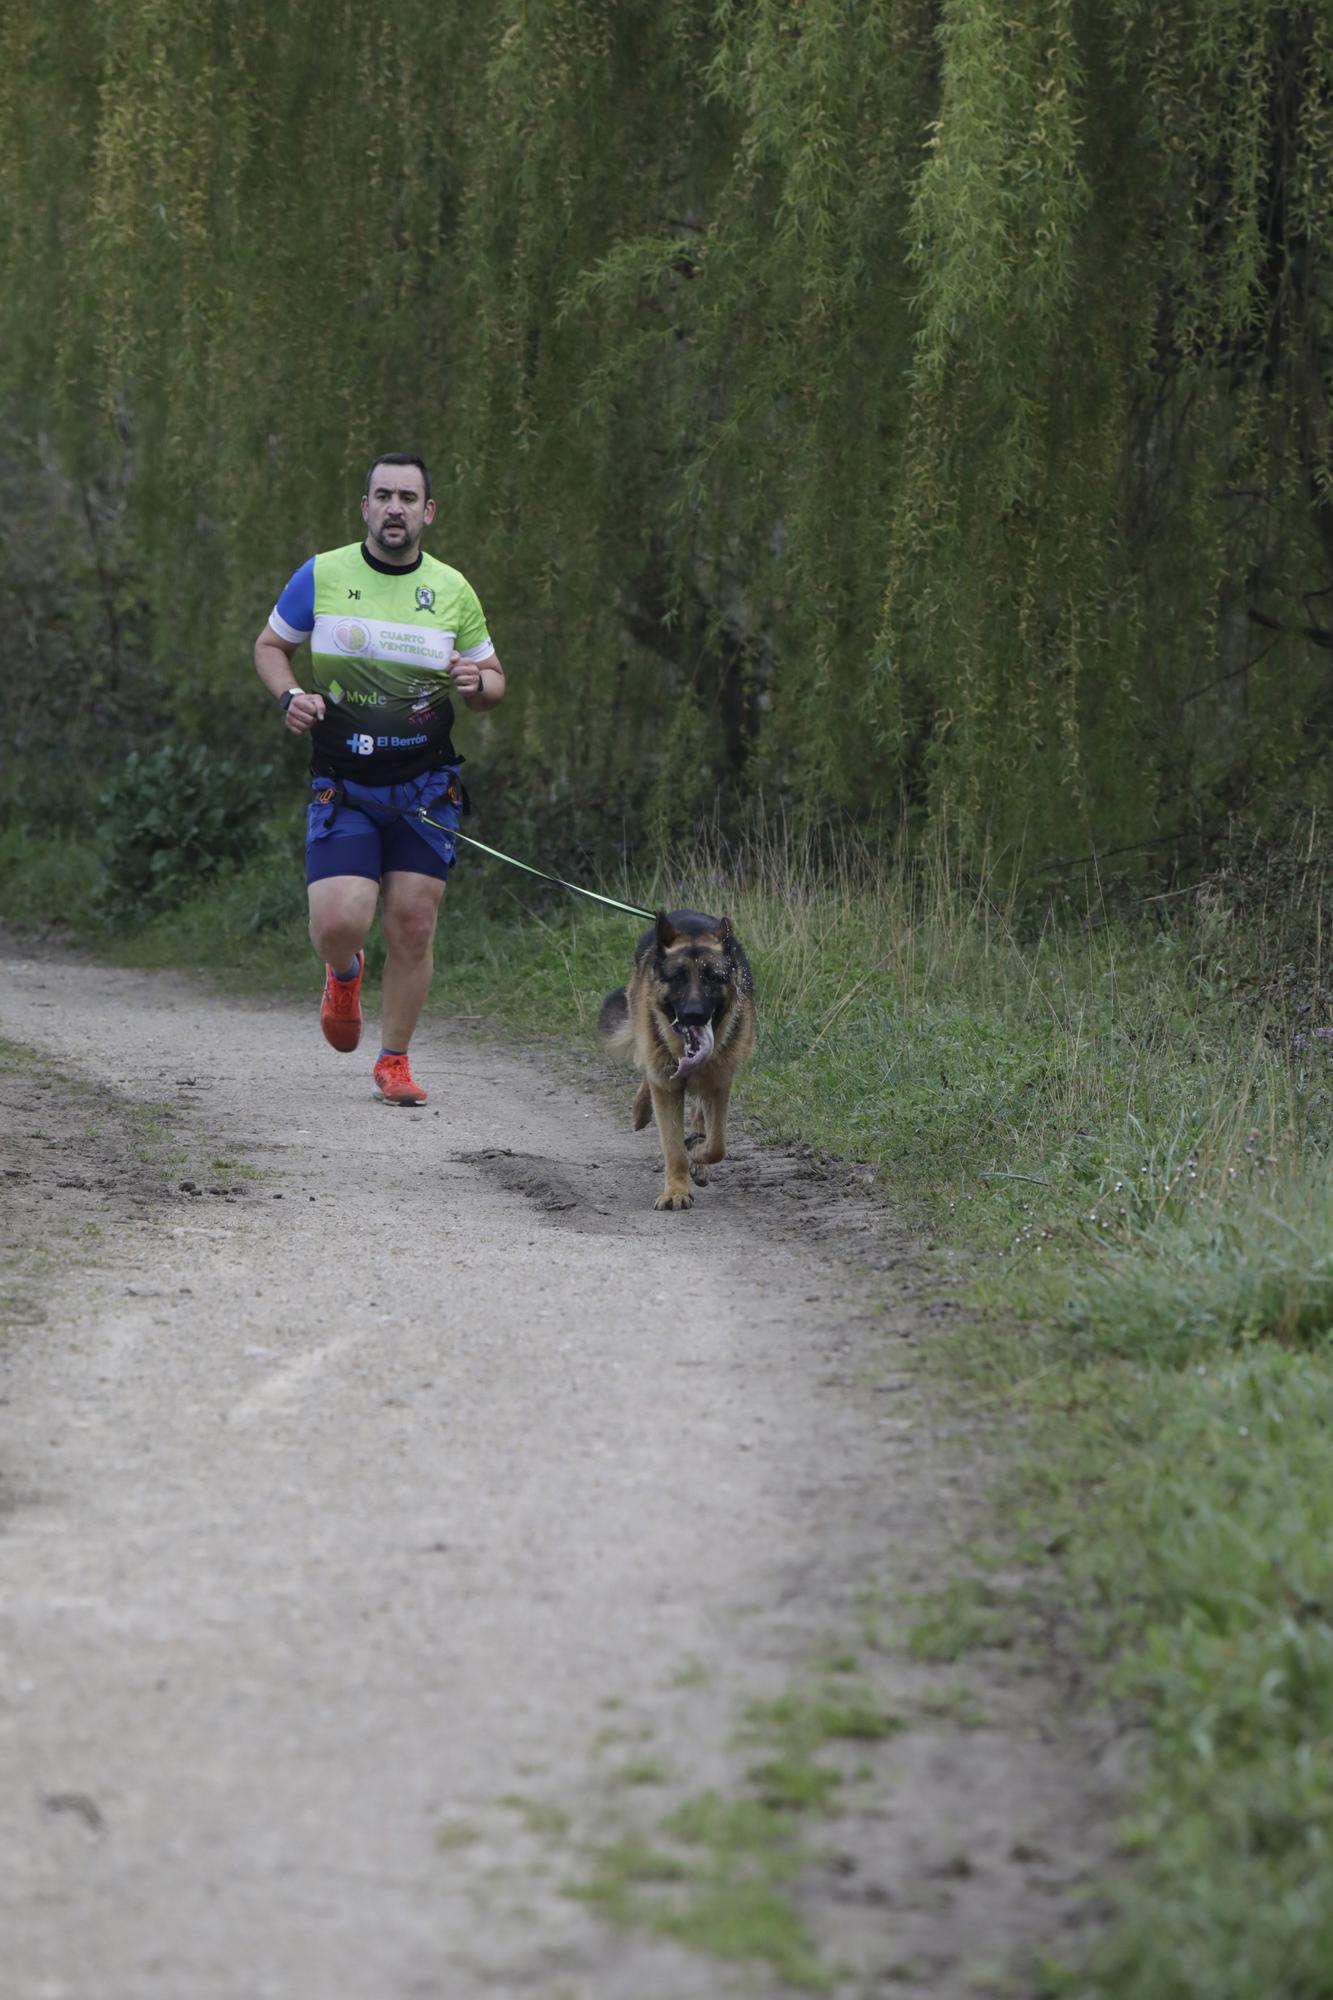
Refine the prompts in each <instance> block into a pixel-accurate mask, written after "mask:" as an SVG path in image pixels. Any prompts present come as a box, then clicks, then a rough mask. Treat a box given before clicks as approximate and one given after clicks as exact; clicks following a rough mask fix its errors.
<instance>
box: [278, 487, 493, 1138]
mask: <svg viewBox="0 0 1333 2000" xmlns="http://www.w3.org/2000/svg"><path fill="white" fill-rule="evenodd" d="M361 518H362V519H363V520H364V522H365V524H366V538H365V540H364V541H363V542H352V543H351V544H349V546H348V547H347V548H343V549H331V550H329V551H328V552H327V553H326V554H324V555H317V556H311V558H310V560H309V561H308V562H305V563H302V565H301V567H300V569H298V570H297V572H296V574H295V575H294V576H293V577H292V578H291V580H290V582H289V583H288V584H287V586H286V588H285V589H284V590H283V592H282V595H281V596H280V597H279V599H278V602H277V605H276V606H275V608H274V610H273V613H272V615H271V616H270V618H269V621H268V623H267V625H265V627H264V629H263V631H262V632H261V633H260V635H259V637H258V639H257V640H256V641H255V669H256V671H257V672H258V675H259V678H260V680H261V681H262V682H263V683H264V686H265V687H266V688H267V689H268V691H269V693H270V694H271V695H272V696H273V697H274V699H275V700H276V701H278V702H279V703H280V704H281V706H282V708H283V711H284V714H285V717H286V727H287V728H288V729H289V730H290V731H291V732H292V734H293V735H294V736H306V735H308V736H309V737H310V748H311V755H310V770H311V789H312V791H313V793H314V797H313V800H312V802H311V805H310V807H309V810H308V813H307V816H306V882H307V884H308V887H309V898H310V938H311V942H312V944H313V945H314V947H315V950H316V951H317V952H318V954H319V956H320V957H321V958H322V959H323V960H324V997H323V1000H322V1001H321V1003H320V1010H319V1020H320V1026H321V1027H322V1028H323V1030H324V1036H325V1039H326V1041H329V1042H331V1043H332V1044H333V1047H334V1048H335V1049H341V1050H342V1051H343V1052H344V1053H350V1051H351V1050H353V1049H354V1048H355V1047H356V1045H357V1043H358V1042H359V1041H360V1039H361V975H362V972H363V971H364V969H365V963H366V955H365V951H364V949H363V946H364V944H365V941H366V937H367V935H368V933H369V930H370V926H371V921H372V919H373V918H374V915H375V905H376V903H377V902H378V900H379V893H380V885H381V883H382V884H383V888H384V907H383V910H382V912H381V917H380V922H381V926H382V928H383V931H384V942H385V945H386V947H387V956H386V958H385V964H384V978H383V987H382V1000H383V1018H382V1022H381V1033H382V1036H383V1041H384V1046H383V1047H382V1048H381V1050H380V1052H379V1056H378V1058H377V1059H376V1062H375V1071H374V1076H375V1094H376V1095H377V1096H378V1097H380V1098H381V1099H382V1100H383V1101H384V1102H385V1103H386V1104H424V1103H425V1101H426V1093H425V1091H424V1090H422V1088H421V1087H420V1085H419V1084H418V1083H416V1082H415V1080H414V1079H413V1076H412V1071H411V1068H410V1066H409V1063H408V1059H407V1050H408V1044H409V1042H410V1041H411V1039H412V1033H413V1030H414V1029H415V1027H416V1025H417V1021H418V1019H419V1018H420V1015H421V1009H422V1007H423V1005H424V1004H425V999H426V994H427V993H428V992H429V990H430V981H431V973H432V970H433V959H432V946H433V942H434V938H435V921H436V917H437V915H438V912H439V907H440V898H441V897H442V896H443V894H444V885H445V882H446V880H447V878H448V874H449V870H450V868H451V867H452V866H453V860H454V831H455V830H456V829H457V826H458V817H459V812H460V809H461V798H462V794H461V788H460V785H459V778H458V766H459V762H460V759H459V757H458V754H457V752H456V751H455V749H454V746H453V742H452V740H451V738H450V733H449V732H450V730H451V729H452V727H453V720H454V710H453V704H452V702H451V701H450V698H449V697H450V695H451V694H454V693H457V694H458V695H460V696H461V697H462V700H463V703H464V706H465V707H467V708H470V709H471V710H472V711H473V713H474V714H476V715H484V714H485V712H486V710H487V709H491V708H494V707H495V706H496V704H497V702H500V701H503V699H504V692H505V677H504V668H503V667H502V666H501V665H500V660H499V656H498V654H497V653H496V650H495V648H494V646H493V645H492V644H491V641H490V635H489V634H488V632H487V630H486V620H485V617H484V615H483V613H482V609H481V605H480V604H479V603H478V601H477V594H476V592H475V591H474V590H473V588H472V586H471V584H470V583H468V581H467V579H466V578H465V577H462V576H460V575H459V573H458V571H457V570H456V569H450V568H449V566H448V564H447V563H442V562H437V561H436V559H435V557H434V556H429V555H425V554H424V553H423V552H422V548H421V537H422V533H423V531H424V530H425V529H426V528H427V527H429V525H430V523H431V522H432V521H433V520H434V518H435V502H434V500H432V498H431V491H430V475H429V473H428V472H427V470H426V467H425V464H424V463H423V461H422V460H421V459H419V458H413V457H410V456H408V455H407V454H405V453H403V452H387V453H385V455H384V456H383V457H382V458H377V459H376V460H375V462H374V464H373V465H372V466H371V468H370V473H369V476H368V478H367V480H366V491H365V493H364V494H363V496H362V500H361ZM307 639H308V640H309V641H310V670H309V672H308V674H307V675H306V679H307V680H309V682H310V683H311V685H310V687H309V688H304V687H302V686H300V685H299V683H298V682H297V680H296V676H295V673H294V671H293V668H292V660H293V657H294V656H295V653H296V650H297V648H298V646H300V645H301V644H302V642H303V641H305V640H307ZM423 812H424V813H427V814H429V816H430V818H431V819H432V820H436V821H438V822H439V825H438V826H428V825H426V824H425V823H424V822H423V821H422V820H421V819H420V818H418V817H417V815H418V814H420V813H423Z"/></svg>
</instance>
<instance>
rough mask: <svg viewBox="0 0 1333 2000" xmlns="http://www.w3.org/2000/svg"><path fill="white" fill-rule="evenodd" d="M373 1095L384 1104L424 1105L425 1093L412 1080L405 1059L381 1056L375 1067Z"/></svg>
mask: <svg viewBox="0 0 1333 2000" xmlns="http://www.w3.org/2000/svg"><path fill="white" fill-rule="evenodd" d="M375 1095H376V1097H378V1098H381V1099H382V1100H383V1102H384V1103H385V1104H424V1103H425V1102H426V1093H425V1091H424V1090H423V1089H422V1088H421V1085H420V1084H419V1083H414V1082H413V1080H412V1072H411V1070H410V1069H409V1067H408V1062H407V1057H406V1056H405V1055H403V1056H397V1055H384V1056H381V1057H380V1059H379V1061H378V1062H377V1063H376V1065H375Z"/></svg>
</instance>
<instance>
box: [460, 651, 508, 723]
mask: <svg viewBox="0 0 1333 2000" xmlns="http://www.w3.org/2000/svg"><path fill="white" fill-rule="evenodd" d="M448 674H449V679H450V680H451V682H452V683H453V688H454V693H455V694H457V695H459V696H461V697H462V699H463V701H464V702H465V703H466V705H467V706H468V707H469V708H470V709H471V710H472V713H473V714H474V715H485V713H486V711H487V709H491V708H494V707H495V706H496V705H497V703H499V702H502V701H503V700H504V695H505V670H504V668H503V667H502V666H501V665H500V655H499V654H498V653H495V652H491V653H488V654H487V655H486V658H485V659H484V660H482V661H480V662H478V661H476V660H465V659H464V658H463V655H462V654H461V653H455V654H454V655H453V657H452V658H451V660H450V661H449V667H448Z"/></svg>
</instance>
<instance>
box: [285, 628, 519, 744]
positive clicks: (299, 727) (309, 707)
mask: <svg viewBox="0 0 1333 2000" xmlns="http://www.w3.org/2000/svg"><path fill="white" fill-rule="evenodd" d="M299 643H300V641H299V640H297V641H293V640H290V639H284V638H283V637H282V636H281V634H280V633H278V632H275V631H274V630H273V627H272V626H271V625H266V626H265V627H264V629H263V631H262V632H261V633H260V635H259V637H258V638H257V639H256V640H255V672H256V673H257V674H258V675H259V678H260V680H261V681H262V682H263V683H264V686H265V687H266V688H267V689H268V691H269V693H270V694H271V695H272V696H273V699H274V700H275V701H280V700H281V699H282V697H283V695H284V694H286V692H287V690H288V688H290V687H300V685H301V683H300V682H299V680H298V679H297V677H296V675H295V673H294V672H293V671H292V659H293V656H294V655H295V652H296V648H297V645H299ZM491 664H492V663H491V661H489V660H487V661H486V665H487V666H490V665H491ZM500 678H501V680H502V681H503V679H504V676H503V675H501V677H500ZM323 720H324V697H323V695H322V694H305V693H301V694H297V695H293V697H292V699H291V700H290V701H289V702H288V704H287V715H286V718H285V726H286V727H287V728H288V729H290V731H291V733H292V735H293V736H305V735H308V733H309V732H310V730H312V729H313V728H314V726H315V724H316V723H317V722H322V721H323Z"/></svg>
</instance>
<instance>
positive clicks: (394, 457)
mask: <svg viewBox="0 0 1333 2000" xmlns="http://www.w3.org/2000/svg"><path fill="white" fill-rule="evenodd" d="M377 465H415V466H416V468H417V470H418V472H419V473H420V474H421V483H422V485H423V486H424V487H425V489H426V498H427V499H428V500H429V499H430V474H429V472H427V470H426V461H425V459H424V458H417V457H416V455H415V454H414V453H413V452H410V451H382V452H381V453H380V455H379V457H378V458H372V459H371V461H370V468H369V470H368V471H367V473H366V491H367V493H369V491H370V482H371V480H372V479H373V478H374V476H375V467H376V466H377Z"/></svg>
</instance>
